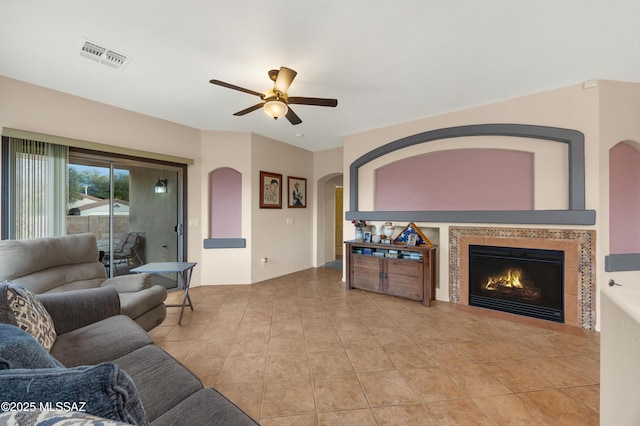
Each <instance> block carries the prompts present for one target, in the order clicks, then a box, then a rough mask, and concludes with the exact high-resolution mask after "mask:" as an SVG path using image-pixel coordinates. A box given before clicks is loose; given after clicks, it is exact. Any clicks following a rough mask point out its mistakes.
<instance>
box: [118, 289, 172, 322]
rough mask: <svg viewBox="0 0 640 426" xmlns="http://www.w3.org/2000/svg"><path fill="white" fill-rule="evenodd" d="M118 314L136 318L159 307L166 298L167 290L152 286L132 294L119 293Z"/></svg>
mask: <svg viewBox="0 0 640 426" xmlns="http://www.w3.org/2000/svg"><path fill="white" fill-rule="evenodd" d="M119 295H120V312H121V313H122V315H126V316H128V317H130V318H138V317H139V316H140V315H142V314H144V313H145V312H149V311H150V310H151V309H153V308H155V307H157V306H160V305H162V304H163V303H164V301H165V299H166V298H167V289H166V288H164V287H162V286H160V285H154V286H152V287H150V288H146V289H144V290H140V291H136V292H133V293H119Z"/></svg>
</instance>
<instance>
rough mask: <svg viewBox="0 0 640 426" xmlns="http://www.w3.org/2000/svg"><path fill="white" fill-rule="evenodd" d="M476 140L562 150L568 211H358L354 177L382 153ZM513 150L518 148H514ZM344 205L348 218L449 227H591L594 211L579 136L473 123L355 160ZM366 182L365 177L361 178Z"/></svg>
mask: <svg viewBox="0 0 640 426" xmlns="http://www.w3.org/2000/svg"><path fill="white" fill-rule="evenodd" d="M471 136H473V137H477V136H488V137H494V136H505V137H509V138H512V139H515V140H516V141H519V140H528V139H540V140H543V141H550V142H555V143H560V144H566V146H567V156H566V161H567V171H568V173H567V179H566V185H567V208H557V209H539V210H421V211H408V210H389V211H376V210H374V209H372V210H366V208H365V209H364V210H360V208H359V190H360V185H359V177H360V173H361V172H362V170H364V169H366V168H367V167H368V166H369V163H372V162H375V161H377V160H378V159H379V158H381V157H383V156H385V155H393V154H395V153H396V151H399V150H403V149H407V148H409V147H413V146H415V145H420V144H427V143H439V142H441V141H442V140H444V139H452V138H464V137H471ZM513 149H518V147H517V146H514V147H513ZM349 176H350V182H349V206H350V211H348V212H347V213H346V214H345V218H346V219H347V220H352V219H365V220H370V221H386V220H394V221H404V222H449V223H513V224H574V225H593V224H595V211H594V210H586V209H585V164H584V135H583V134H582V133H581V132H579V131H577V130H572V129H563V128H557V127H548V126H535V125H527V124H477V125H469V126H458V127H449V128H443V129H437V130H431V131H427V132H423V133H419V134H416V135H412V136H408V137H405V138H402V139H399V140H396V141H393V142H389V143H387V144H385V145H382V146H380V147H378V148H376V149H374V150H372V151H370V152H368V153H366V154H364V155H362V156H361V157H360V158H358V159H356V160H355V161H354V162H353V163H351V166H350V169H349ZM365 182H366V179H365Z"/></svg>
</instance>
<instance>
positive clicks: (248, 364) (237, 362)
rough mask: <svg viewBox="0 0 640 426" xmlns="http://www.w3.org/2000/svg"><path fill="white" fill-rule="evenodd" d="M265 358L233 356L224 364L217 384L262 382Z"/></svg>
mask: <svg viewBox="0 0 640 426" xmlns="http://www.w3.org/2000/svg"><path fill="white" fill-rule="evenodd" d="M265 370H266V356H261V355H234V356H229V357H227V359H226V360H225V362H224V366H223V367H222V371H221V372H220V377H219V378H218V383H247V382H255V381H262V380H264V375H265Z"/></svg>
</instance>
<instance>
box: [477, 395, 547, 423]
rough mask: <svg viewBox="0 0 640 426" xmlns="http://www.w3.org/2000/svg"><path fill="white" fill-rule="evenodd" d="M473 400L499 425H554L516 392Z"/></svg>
mask: <svg viewBox="0 0 640 426" xmlns="http://www.w3.org/2000/svg"><path fill="white" fill-rule="evenodd" d="M474 402H475V403H476V405H478V406H479V407H481V408H482V410H483V411H484V412H485V414H486V415H487V417H490V418H492V419H493V420H494V421H495V422H496V424H497V425H500V426H531V425H536V426H554V423H550V421H551V419H549V418H548V417H546V416H544V415H543V414H542V413H541V412H540V411H539V410H538V409H537V408H536V407H534V406H532V405H530V404H527V403H526V402H525V401H524V400H523V399H522V398H520V396H519V395H516V394H510V395H498V396H489V397H485V398H476V399H474Z"/></svg>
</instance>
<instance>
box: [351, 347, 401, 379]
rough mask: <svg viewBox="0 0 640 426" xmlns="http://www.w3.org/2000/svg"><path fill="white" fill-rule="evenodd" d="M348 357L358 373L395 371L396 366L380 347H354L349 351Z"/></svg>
mask: <svg viewBox="0 0 640 426" xmlns="http://www.w3.org/2000/svg"><path fill="white" fill-rule="evenodd" d="M347 355H348V356H349V360H351V364H353V368H354V369H355V371H356V372H358V373H362V372H366V371H383V370H393V369H395V364H394V363H393V361H391V358H389V355H387V353H386V352H385V351H384V349H383V348H382V347H380V346H374V347H352V348H349V349H347Z"/></svg>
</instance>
